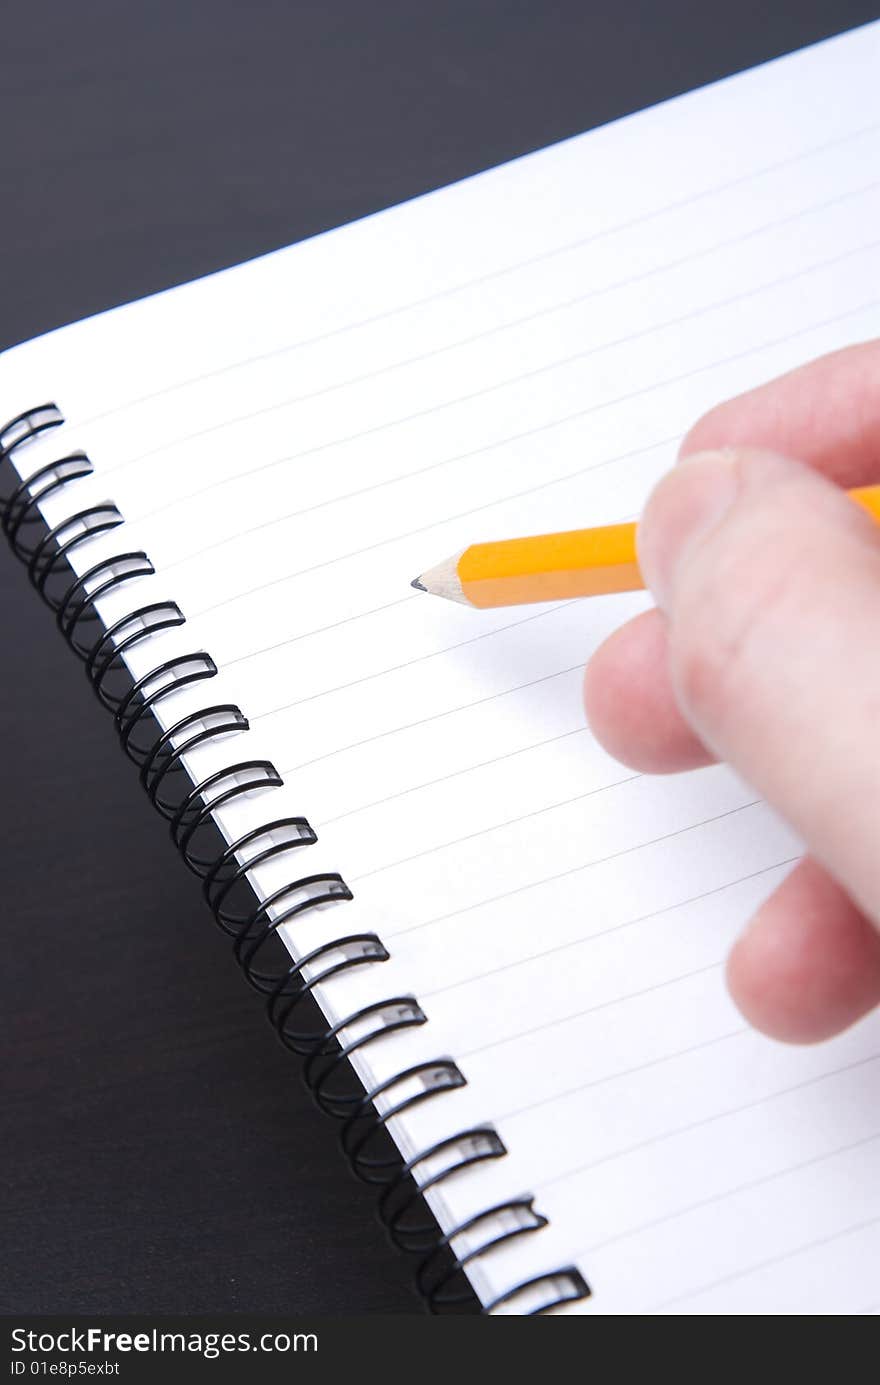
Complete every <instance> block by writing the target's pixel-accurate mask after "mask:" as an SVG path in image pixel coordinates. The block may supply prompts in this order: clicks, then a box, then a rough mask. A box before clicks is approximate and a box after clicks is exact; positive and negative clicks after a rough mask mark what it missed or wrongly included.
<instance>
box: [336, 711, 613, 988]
mask: <svg viewBox="0 0 880 1385" xmlns="http://www.w3.org/2000/svg"><path fill="white" fill-rule="evenodd" d="M587 734H588V731H587V728H586V726H577V727H575V729H574V730H573V731H560V733H559V735H558V736H547V737H545V738H544V739H543V740H540V741H530V742H529V743H528V745H519V746H517V748H516V750H506V751H505V752H504V754H503V755H493V756H492V759H491V760H480V761H478V762H477V763H475V764H472V765H465V766H464V768H463V769H456V770H453V771H452V773H451V774H441V775H439V776H438V778H436V779H426V780H424V781H423V782H422V783H421V784H408V785H407V787H406V788H405V789H399V790H398V791H397V792H396V793H389V794H386V795H385V797H384V798H377V799H375V800H374V801H373V802H372V803H362V804H360V805H359V806H358V807H357V808H349V809H348V810H347V811H346V812H344V813H339V814H338V815H337V816H336V817H335V818H323V819H322V820H321V826H322V827H332V826H333V824H334V823H337V822H342V821H343V820H344V819H345V818H351V817H356V816H357V814H358V813H366V812H369V811H370V810H371V809H373V808H382V807H384V806H385V804H386V803H392V802H393V801H394V800H395V799H397V798H406V796H407V794H411V793H419V792H420V791H421V790H422V789H433V788H434V787H435V786H436V785H437V784H446V783H448V782H449V780H450V779H460V778H462V776H463V775H465V774H476V772H477V771H478V770H481V769H488V768H489V767H490V766H491V765H499V764H501V763H502V762H503V761H505V760H513V759H515V758H516V756H517V755H526V754H527V753H528V752H529V751H530V750H541V749H542V748H543V747H544V746H545V745H554V744H555V743H556V742H557V741H567V740H569V739H570V738H571V737H572V736H586V735H587ZM434 994H436V992H435V993H434Z"/></svg>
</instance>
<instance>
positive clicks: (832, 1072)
mask: <svg viewBox="0 0 880 1385" xmlns="http://www.w3.org/2000/svg"><path fill="white" fill-rule="evenodd" d="M878 1058H880V1053H869V1054H867V1055H866V1056H865V1057H864V1058H856V1059H854V1060H853V1061H852V1062H850V1063H842V1064H841V1065H840V1066H839V1067H836V1068H830V1069H829V1070H828V1071H827V1072H822V1073H818V1074H817V1075H816V1076H815V1077H808V1078H805V1079H804V1080H803V1081H802V1082H793V1083H790V1084H789V1085H788V1086H785V1087H778V1088H777V1089H776V1091H775V1092H770V1093H769V1094H768V1095H766V1096H761V1097H755V1098H754V1100H752V1101H745V1102H742V1103H740V1104H739V1105H737V1106H728V1107H726V1108H725V1109H724V1110H723V1111H715V1112H713V1113H712V1115H710V1116H701V1117H700V1119H699V1120H695V1121H688V1122H687V1124H686V1125H677V1126H675V1127H674V1128H673V1129H671V1130H664V1131H663V1132H662V1133H661V1134H659V1135H651V1136H649V1137H648V1138H647V1139H644V1140H637V1141H636V1142H635V1143H634V1144H631V1145H626V1146H625V1147H624V1148H623V1149H617V1150H615V1151H614V1152H613V1153H611V1154H603V1155H602V1156H601V1157H600V1158H598V1159H590V1160H588V1161H587V1162H586V1163H583V1164H576V1165H575V1166H574V1167H573V1168H570V1169H566V1170H564V1171H563V1172H562V1173H557V1174H554V1175H553V1176H552V1178H547V1179H544V1180H543V1181H542V1183H541V1186H542V1188H549V1187H553V1186H556V1185H558V1184H560V1183H564V1182H566V1181H567V1180H569V1179H572V1178H576V1177H578V1176H579V1175H580V1174H582V1173H588V1172H589V1171H590V1170H591V1169H596V1168H599V1166H600V1165H602V1164H611V1163H613V1162H614V1161H615V1160H616V1159H621V1158H623V1157H624V1156H625V1155H627V1154H634V1153H635V1152H636V1151H637V1150H642V1149H650V1148H651V1147H652V1146H653V1145H658V1144H663V1143H664V1141H666V1140H672V1139H675V1138H676V1137H677V1136H679V1135H687V1134H689V1133H690V1132H691V1131H692V1130H700V1129H702V1128H703V1127H704V1126H707V1125H714V1124H716V1123H717V1122H718V1121H722V1120H726V1119H727V1118H728V1116H737V1115H740V1114H741V1113H742V1112H743V1111H753V1110H755V1109H757V1108H758V1107H760V1106H768V1105H770V1104H771V1103H772V1102H774V1101H778V1100H779V1098H780V1097H782V1096H788V1095H789V1094H790V1093H791V1092H801V1091H806V1090H808V1089H809V1088H811V1087H817V1086H819V1085H820V1084H821V1083H823V1082H830V1081H831V1079H832V1078H834V1077H839V1076H840V1075H841V1073H844V1072H855V1071H857V1070H858V1069H859V1068H865V1067H868V1066H869V1065H870V1064H871V1063H876V1062H877V1059H878ZM564 1099H567V1096H566V1098H564ZM554 1100H555V1098H552V1097H551V1098H549V1099H548V1101H546V1102H537V1103H535V1105H536V1106H541V1105H548V1106H549V1105H551V1104H552V1102H553V1101H554ZM533 1109H535V1108H534V1107H530V1108H529V1111H526V1112H524V1113H523V1114H529V1113H530V1111H531V1110H533Z"/></svg>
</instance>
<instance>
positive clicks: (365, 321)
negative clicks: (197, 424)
mask: <svg viewBox="0 0 880 1385" xmlns="http://www.w3.org/2000/svg"><path fill="white" fill-rule="evenodd" d="M877 130H880V121H875V122H874V123H872V124H870V125H865V126H863V127H862V128H860V129H859V130H856V131H850V132H848V133H847V134H846V135H841V136H839V137H838V138H837V139H834V140H829V141H828V142H827V143H825V144H821V145H816V146H814V147H813V148H811V149H808V150H803V151H802V152H801V153H800V154H795V155H793V156H792V157H790V158H786V159H780V160H777V161H776V162H775V163H772V164H765V165H763V166H762V167H760V168H758V169H753V170H750V171H749V172H748V173H744V174H742V175H741V176H740V177H739V178H733V179H728V180H726V181H724V182H721V183H717V184H715V185H714V186H713V187H711V188H708V189H705V190H704V191H702V192H699V193H694V194H691V195H689V196H688V197H683V198H679V199H677V200H676V201H674V202H670V203H667V204H666V205H665V206H663V207H661V208H659V209H657V208H653V209H652V210H651V211H649V212H646V213H644V214H642V215H640V216H638V217H632V218H630V219H629V220H627V221H623V222H620V223H618V224H616V225H614V226H610V227H605V228H603V229H602V230H601V231H597V232H594V233H592V234H590V235H588V236H584V237H581V238H579V239H576V240H574V241H569V242H566V243H565V244H563V245H559V246H555V247H553V248H552V249H550V250H545V251H541V252H540V253H539V254H537V255H533V256H530V257H529V258H527V259H524V260H520V261H518V262H517V263H515V264H513V265H506V266H503V267H501V268H499V269H497V270H493V271H491V272H489V273H487V274H481V275H477V276H476V277H474V278H472V279H469V280H466V281H464V282H462V283H460V284H455V285H453V286H451V287H449V288H446V289H441V290H440V291H439V292H437V293H433V294H427V295H425V296H424V297H422V298H419V299H415V300H413V301H411V302H408V303H404V304H402V305H399V306H397V307H394V308H390V309H386V310H384V311H383V312H380V313H373V314H370V315H369V316H368V317H366V318H361V319H359V320H357V321H354V322H350V323H345V324H343V325H342V326H339V327H334V328H332V329H331V330H330V331H328V332H319V333H316V334H314V335H313V336H311V337H306V338H303V339H301V340H299V341H296V342H290V343H287V344H285V345H283V346H280V347H277V348H275V349H273V350H272V351H265V352H260V353H258V354H256V355H251V356H246V357H242V358H239V359H237V360H235V361H234V362H232V363H231V364H229V365H225V366H221V367H219V368H218V369H216V370H212V371H206V372H204V373H202V374H199V375H193V376H191V377H189V378H188V379H187V380H184V381H175V383H174V384H173V385H171V386H166V387H164V388H163V389H160V390H155V391H152V392H151V393H149V394H146V395H140V396H138V397H136V398H134V399H129V400H126V402H125V403H124V404H120V405H119V406H118V407H117V408H115V409H108V410H105V411H104V412H103V413H100V414H92V415H91V416H89V417H87V418H84V419H83V420H82V424H83V426H86V425H88V424H91V423H97V422H99V421H102V420H103V419H105V418H110V417H112V416H113V415H114V414H118V413H123V412H126V411H127V410H129V409H131V408H133V407H135V406H136V405H138V404H143V403H146V402H148V401H149V400H152V399H159V398H161V397H162V396H163V395H165V394H168V393H170V392H171V391H173V390H179V389H185V388H187V387H188V386H190V385H195V384H200V383H202V382H203V381H206V380H211V379H218V378H220V377H221V376H223V375H226V374H228V373H230V372H231V371H234V370H237V369H240V368H241V367H242V366H246V365H251V364H256V363H258V362H260V361H267V360H272V359H274V358H275V357H278V356H282V355H284V354H286V353H287V352H289V351H299V350H302V349H304V348H305V347H308V346H315V345H317V344H318V343H319V342H324V341H328V340H331V339H332V338H333V337H337V336H341V335H343V334H344V333H346V332H351V331H356V330H359V329H360V328H363V327H368V326H371V325H373V324H374V323H377V322H382V321H387V320H388V319H389V318H392V317H395V316H398V315H400V314H402V313H405V312H411V311H412V310H413V309H414V308H420V307H425V306H427V305H428V304H429V303H435V302H440V301H442V300H443V299H446V298H449V297H451V296H453V295H454V294H456V293H462V292H465V291H467V290H469V289H472V288H476V287H478V286H479V285H480V284H486V283H491V282H493V281H497V280H498V279H500V278H503V277H504V276H506V275H509V274H514V273H516V272H517V271H518V270H521V269H524V268H526V267H527V266H530V265H533V264H541V263H544V262H546V261H548V260H550V259H553V258H554V257H555V256H558V255H563V254H566V253H569V252H570V251H572V250H577V249H580V248H581V247H583V246H585V245H590V244H593V243H595V242H596V241H599V240H604V239H611V238H613V237H614V236H617V235H619V234H620V233H621V231H625V230H629V229H631V228H633V227H636V226H642V225H647V224H650V222H651V221H655V220H658V219H659V218H660V217H662V216H668V215H669V213H670V212H675V211H680V210H683V209H684V208H685V207H690V206H694V205H696V204H698V203H699V202H701V201H711V200H712V199H713V198H716V197H717V196H718V195H719V193H721V192H726V191H728V190H730V189H731V188H736V187H743V186H745V185H746V184H748V183H750V182H754V181H757V180H758V179H760V178H762V177H767V176H768V175H770V174H773V173H777V172H779V171H780V170H781V169H783V168H791V167H795V166H796V165H797V164H799V163H803V162H806V161H808V160H810V159H814V158H816V157H818V156H819V155H821V154H825V153H828V152H829V151H831V150H832V149H839V148H842V147H844V146H845V145H847V144H852V143H855V142H856V141H857V140H859V139H864V138H865V137H866V136H868V135H872V134H874V133H876V132H877ZM453 186H454V185H453Z"/></svg>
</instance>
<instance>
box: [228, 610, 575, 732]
mask: <svg viewBox="0 0 880 1385" xmlns="http://www.w3.org/2000/svg"><path fill="white" fill-rule="evenodd" d="M414 599H416V600H418V598H414ZM576 600H577V597H572V598H571V600H570V601H556V602H554V603H553V605H552V606H550V607H549V608H542V609H541V610H540V611H532V612H531V613H530V614H529V615H527V616H520V618H519V619H518V620H510V621H508V622H507V624H506V625H496V626H493V628H492V629H491V630H482V631H481V632H480V633H479V635H471V636H469V638H468V639H466V640H458V641H456V643H455V644H446V645H444V646H443V647H442V649H432V650H430V651H429V652H428V653H427V654H417V655H416V656H415V658H413V659H404V661H403V663H401V664H391V665H390V666H389V667H388V668H381V669H377V670H376V672H375V673H365V674H364V675H363V676H362V677H361V678H352V679H350V680H349V682H347V683H337V684H336V685H335V686H334V687H332V688H324V689H323V690H322V691H321V692H316V693H309V694H308V695H307V696H306V697H298V698H296V699H295V700H294V701H293V702H285V703H283V704H282V705H281V706H280V707H272V708H271V709H270V710H269V711H266V712H260V713H258V714H257V715H256V716H253V717H251V721H252V722H257V721H265V720H266V719H267V718H268V717H274V716H278V715H279V713H281V712H290V711H293V709H294V708H295V707H303V706H305V704H306V703H307V702H319V701H320V699H321V698H322V697H330V696H331V695H332V694H333V693H339V692H347V691H348V689H349V688H358V687H360V686H361V685H362V684H364V683H374V682H375V681H376V680H377V679H378V678H387V677H388V676H389V675H390V674H392V673H401V672H402V671H403V669H406V668H413V667H414V666H415V665H416V664H424V663H427V661H428V660H429V659H440V658H442V657H443V655H445V654H452V653H453V652H454V651H455V650H456V649H465V648H467V646H468V645H472V644H479V643H480V642H481V641H482V640H489V639H491V638H492V636H493V635H503V634H504V632H505V631H506V630H515V629H516V628H517V627H518V626H520V625H529V624H531V622H532V621H534V620H543V619H544V617H545V616H549V615H553V613H554V612H555V611H561V610H564V609H565V607H566V606H573V605H574V604H575V602H576Z"/></svg>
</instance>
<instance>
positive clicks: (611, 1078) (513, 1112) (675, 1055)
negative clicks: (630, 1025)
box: [492, 963, 749, 1123]
mask: <svg viewBox="0 0 880 1385" xmlns="http://www.w3.org/2000/svg"><path fill="white" fill-rule="evenodd" d="M717 970H718V963H715V964H713V965H712V966H708V967H698V968H697V969H696V970H695V971H691V972H685V973H684V974H683V975H682V976H672V977H669V978H668V979H667V980H666V981H658V982H657V984H656V985H654V986H646V987H645V989H644V991H636V992H634V994H635V995H648V994H650V993H651V992H653V991H662V990H665V989H667V988H668V987H669V986H673V985H675V983H676V982H677V981H687V980H689V979H690V978H691V977H694V976H701V975H704V974H705V973H706V972H710V971H717ZM628 998H629V997H623V999H628ZM597 1008H604V1007H597ZM748 1032H749V1026H748V1025H747V1024H741V1025H738V1026H737V1028H736V1029H729V1030H727V1031H726V1032H725V1033H724V1034H712V1035H711V1036H710V1037H709V1038H706V1039H698V1040H697V1042H696V1043H693V1044H687V1045H685V1047H683V1048H679V1049H675V1050H674V1051H673V1052H672V1053H661V1054H658V1055H656V1056H655V1057H653V1058H646V1059H645V1061H644V1062H642V1063H634V1064H632V1065H631V1066H629V1067H626V1068H618V1069H617V1070H616V1071H615V1072H608V1073H603V1075H602V1076H601V1077H591V1078H590V1080H589V1081H588V1082H579V1083H578V1084H577V1086H575V1087H568V1088H566V1089H565V1090H564V1091H561V1092H554V1093H553V1094H552V1095H551V1096H546V1097H544V1098H542V1099H541V1100H540V1101H533V1102H529V1104H528V1105H524V1106H514V1107H511V1109H510V1110H507V1111H496V1112H493V1115H492V1119H493V1120H494V1121H497V1122H498V1123H501V1122H503V1121H512V1120H516V1118H517V1117H518V1116H530V1115H531V1114H532V1112H533V1111H538V1110H540V1109H541V1107H542V1106H552V1105H553V1103H554V1102H556V1101H566V1100H567V1099H568V1098H569V1097H573V1096H580V1095H581V1093H583V1092H589V1091H592V1090H593V1088H594V1087H606V1086H609V1085H610V1084H611V1083H612V1082H619V1081H620V1080H621V1079H622V1078H624V1077H634V1076H635V1075H636V1073H639V1072H647V1071H648V1069H649V1068H659V1067H662V1066H663V1064H664V1063H673V1062H675V1061H677V1060H678V1059H679V1058H686V1057H687V1056H688V1055H689V1054H691V1053H700V1052H702V1051H704V1050H705V1049H707V1048H714V1047H716V1046H717V1045H719V1044H725V1043H729V1042H730V1040H731V1039H740V1038H742V1036H743V1034H747V1033H748Z"/></svg>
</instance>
